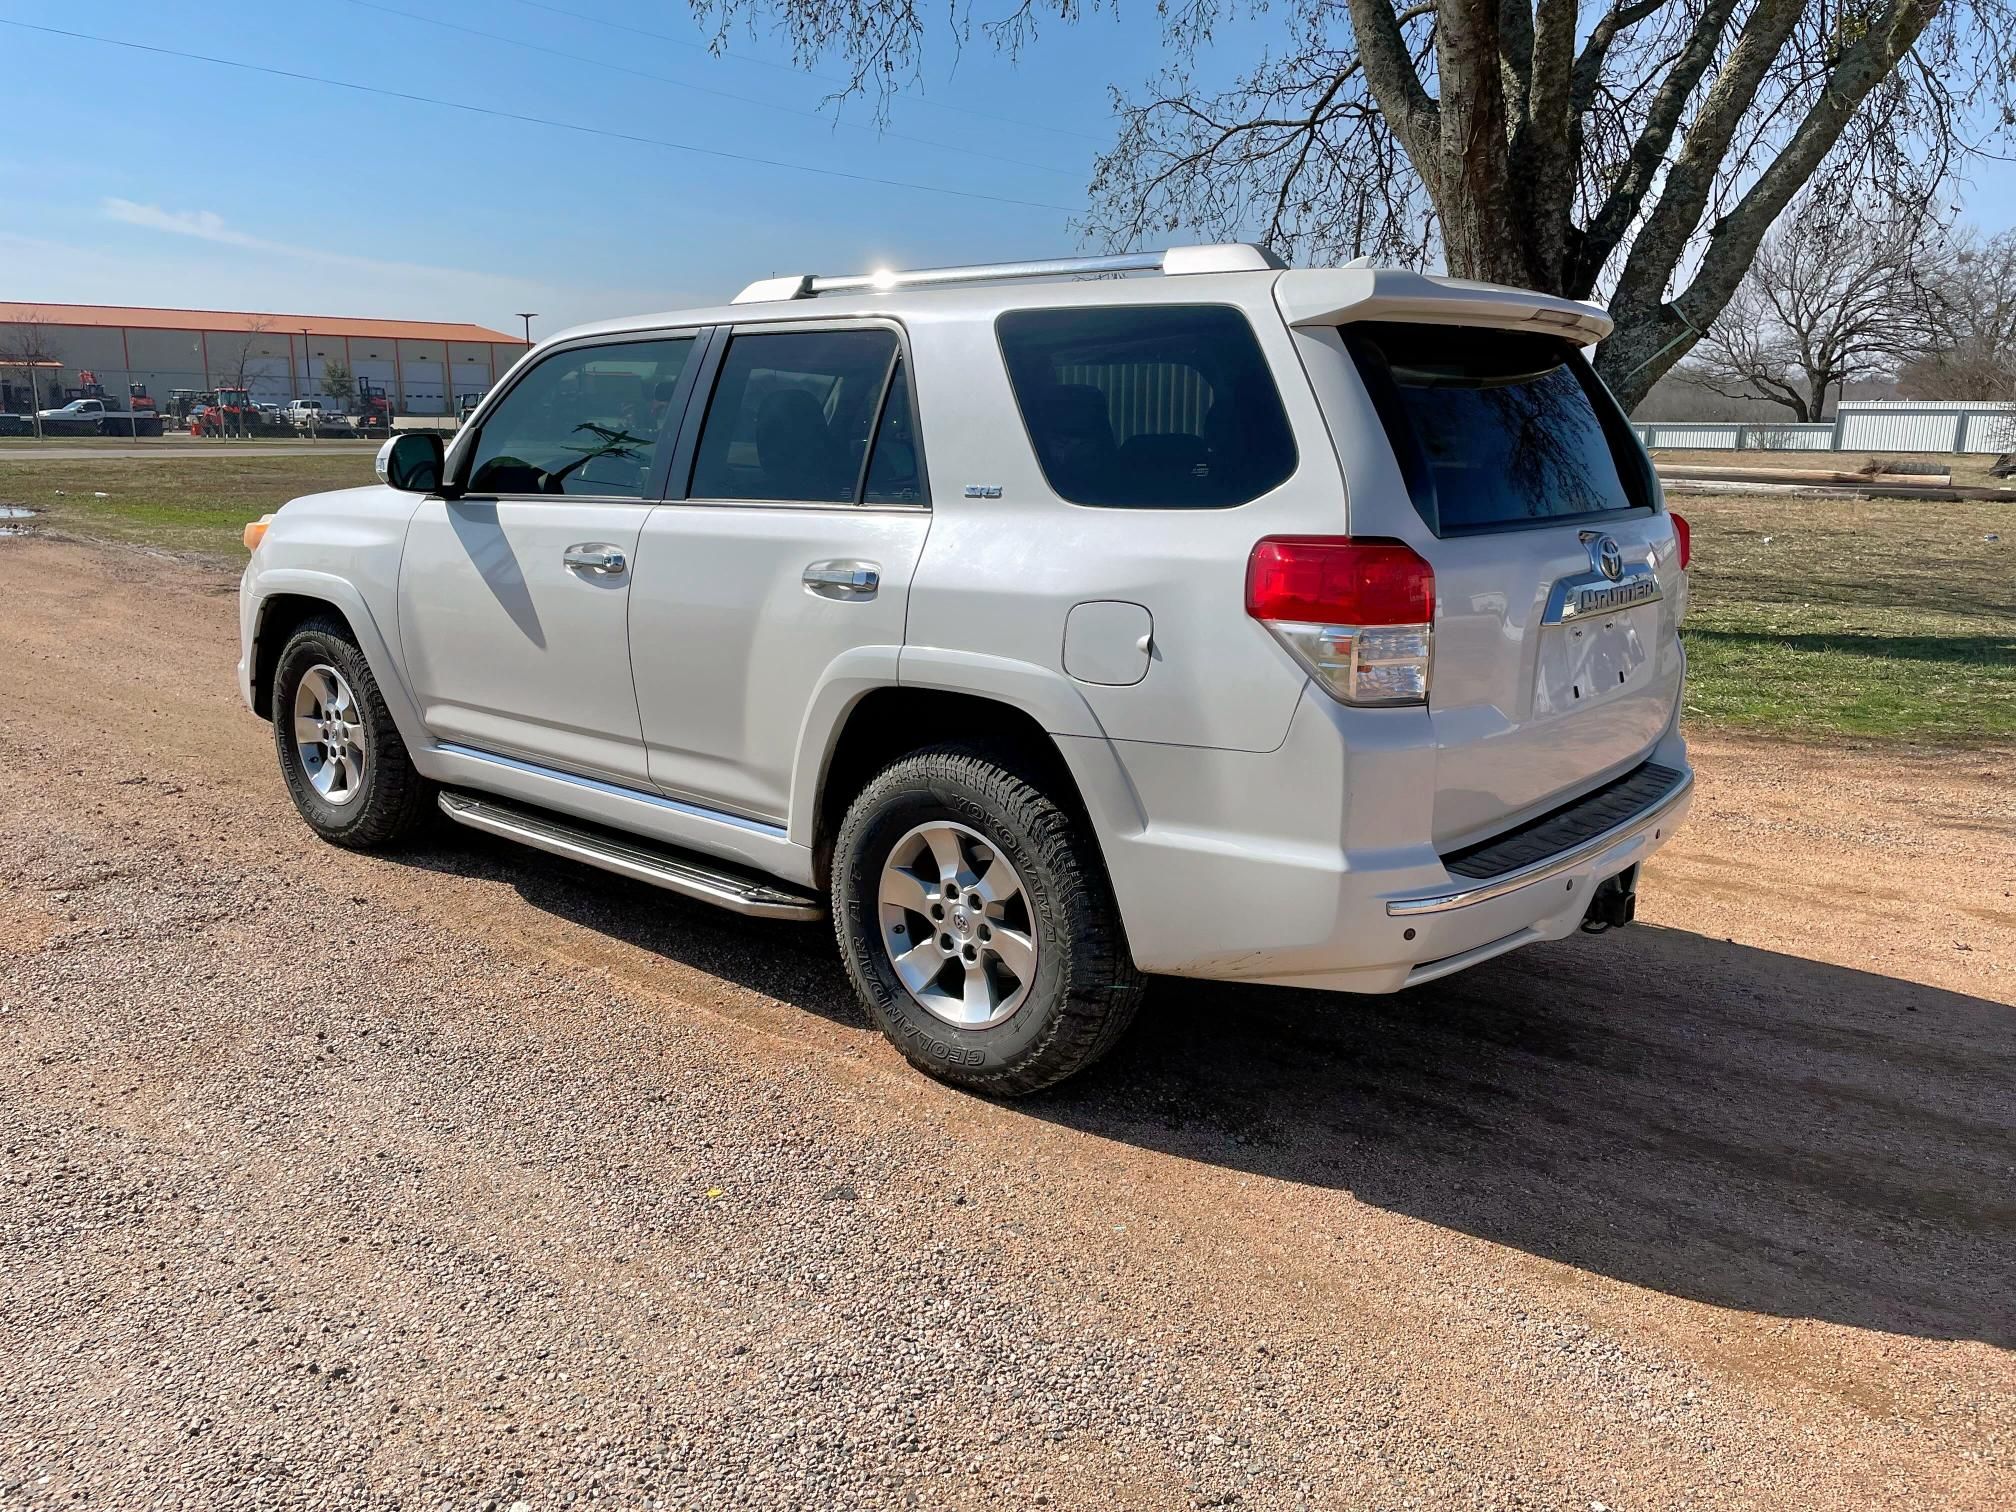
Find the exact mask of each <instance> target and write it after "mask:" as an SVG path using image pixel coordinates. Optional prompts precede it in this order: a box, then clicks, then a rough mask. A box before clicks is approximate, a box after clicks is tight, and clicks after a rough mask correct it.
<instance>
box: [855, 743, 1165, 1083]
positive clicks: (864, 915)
mask: <svg viewBox="0 0 2016 1512" xmlns="http://www.w3.org/2000/svg"><path fill="white" fill-rule="evenodd" d="M1025 769H1026V768H1025V765H1024V764H1023V763H1020V762H1018V761H1017V760H1016V758H1015V754H1014V753H1013V752H1010V751H1007V750H994V749H990V748H989V747H986V746H973V745H949V746H944V747H939V748H935V749H931V750H925V751H919V752H916V753H914V754H912V755H910V756H906V757H904V758H903V759H902V760H900V761H897V762H895V763H893V764H892V765H890V766H889V767H886V768H885V769H884V770H883V771H882V772H881V773H880V774H878V775H877V776H876V777H875V778H874V780H873V781H871V782H870V783H869V784H868V785H867V787H866V788H864V789H863V790H862V792H861V793H860V794H859V795H858V796H857V797H856V798H855V800H854V802H853V803H852V804H851V805H850V806H849V808H848V810H847V814H846V817H845V819H844V820H843V821H842V823H841V826H840V832H839V835H838V836H837V838H836V841H835V845H834V855H833V919H834V929H835V932H836V933H837V934H838V936H839V940H840V950H841V954H842V956H843V957H844V958H845V960H846V963H847V971H848V974H849V976H851V977H852V978H853V981H854V985H855V987H856V989H857V990H858V991H859V992H860V994H861V997H862V1000H863V1002H865V1003H866V1004H867V1006H868V1010H869V1013H870V1014H871V1016H872V1017H873V1018H874V1020H875V1023H876V1025H877V1027H878V1028H880V1029H881V1030H882V1032H883V1033H884V1034H885V1035H887V1036H888V1038H889V1040H890V1041H891V1042H892V1043H893V1044H894V1045H895V1046H896V1047H897V1049H899V1050H901V1051H902V1052H903V1054H904V1056H905V1057H906V1058H908V1059H909V1060H910V1062H911V1063H912V1064H913V1065H916V1066H918V1067H919V1068H920V1069H922V1070H925V1071H928V1072H930V1073H931V1074H932V1075H934V1076H937V1077H940V1078H942V1079H944V1080H946V1081H950V1082H956V1083H958V1084H960V1085H962V1086H968V1087H972V1088H975V1089H976V1090H979V1091H984V1092H991V1093H995V1094H998V1095H1003V1096H1018V1095H1021V1094H1025V1093H1030V1092H1036V1091H1040V1090H1041V1089H1043V1088H1045V1087H1048V1086H1052V1085H1054V1084H1055V1083H1057V1082H1060V1081H1062V1080H1064V1079H1065V1078H1066V1077H1068V1076H1071V1075H1073V1074H1075V1073H1076V1072H1078V1071H1081V1070H1083V1069H1084V1068H1085V1067H1087V1066H1089V1065H1091V1064H1092V1063H1093V1062H1094V1061H1096V1060H1097V1059H1099V1057H1100V1056H1102V1055H1104V1054H1105V1053H1106V1052H1107V1051H1108V1050H1109V1049H1111V1048H1112V1046H1113V1045H1114V1044H1115V1043H1116V1042H1117V1041H1118V1040H1119V1038H1120V1036H1121V1034H1122V1033H1124V1032H1125V1030H1126V1028H1127V1026H1128V1024H1129V1023H1130V1022H1131V1021H1132V1019H1133V1017H1134V1013H1135V1010H1136V1008H1137V1007H1138V1006H1139V1003H1140V997H1141V978H1140V974H1139V973H1138V972H1137V971H1136V970H1135V969H1134V965H1133V961H1132V959H1131V958H1130V957H1129V955H1128V953H1127V948H1126V942H1125V940H1124V938H1123V935H1122V930H1121V926H1120V920H1119V914H1118V910H1117V909H1116V908H1115V906H1114V903H1113V899H1112V894H1111V890H1110V888H1109V886H1108V884H1107V880H1106V873H1105V868H1104V866H1103V865H1102V864H1101V862H1100V859H1099V856H1098V852H1097V850H1096V848H1095V847H1094V846H1093V845H1092V843H1091V842H1090V840H1089V838H1088V837H1087V836H1086V835H1085V833H1084V831H1083V828H1082V826H1081V825H1080V823H1079V822H1078V821H1077V820H1076V819H1075V818H1074V817H1073V816H1072V815H1071V814H1070V813H1069V812H1068V811H1067V810H1066V809H1064V808H1063V807H1062V806H1060V805H1059V804H1058V803H1056V802H1055V801H1053V800H1052V799H1051V798H1050V797H1049V796H1048V795H1047V794H1046V793H1045V792H1044V791H1043V789H1042V788H1041V787H1040V786H1038V785H1037V783H1036V782H1034V781H1032V780H1031V779H1030V778H1029V777H1027V776H1025V775H1023V772H1024V770H1025Z"/></svg>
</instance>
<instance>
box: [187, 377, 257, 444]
mask: <svg viewBox="0 0 2016 1512" xmlns="http://www.w3.org/2000/svg"><path fill="white" fill-rule="evenodd" d="M258 423H259V406H258V405H256V404H254V403H253V402H252V391H251V390H250V389H242V388H220V389H218V390H216V391H215V392H214V393H209V394H205V395H203V397H202V398H201V399H200V400H198V401H197V408H195V409H194V410H192V411H190V414H189V434H190V435H192V436H249V435H251V434H252V430H253V427H254V426H256V425H257V424H258Z"/></svg>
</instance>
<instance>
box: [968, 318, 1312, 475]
mask: <svg viewBox="0 0 2016 1512" xmlns="http://www.w3.org/2000/svg"><path fill="white" fill-rule="evenodd" d="M995 328H996V330H997V332H998V333H999V335H1000V339H1001V353H1002V356H1003V358H1004V359H1005V360H1006V362H1007V364H1008V378H1009V382H1010V383H1011V384H1012V385H1013V387H1014V390H1015V403H1016V405H1017V406H1018V407H1019V408H1020V410H1021V412H1022V423H1023V424H1024V425H1025V426H1026V427H1027V428H1028V431H1029V440H1030V444H1031V445H1032V446H1033V447H1034V448H1035V450H1036V460H1037V461H1038V462H1039V463H1040V464H1041V465H1042V468H1043V476H1044V478H1045V479H1046V480H1048V482H1049V484H1050V487H1051V488H1052V489H1053V490H1055V491H1056V493H1057V494H1058V496H1059V497H1061V498H1064V499H1067V500H1069V501H1070V502H1071V503H1073V504H1090V505H1095V506H1103V507H1107V508H1114V509H1225V508H1229V507H1231V506H1233V505H1236V504H1244V503H1246V502H1247V501H1248V500H1250V499H1255V498H1258V497H1259V496H1260V495H1261V494H1263V493H1266V492H1267V491H1268V490H1269V489H1271V488H1273V487H1275V486H1276V485H1278V484H1280V483H1282V482H1284V481H1286V479H1287V478H1288V476H1289V474H1291V473H1293V472H1294V471H1295V461H1296V457H1295V438H1294V434H1293V432H1292V431H1291V430H1290V429H1289V426H1288V416H1287V414H1286V412H1285V411H1283V409H1282V407H1281V394H1280V391H1279V390H1278V389H1276V388H1275V386H1274V378H1273V375H1272V374H1271V373H1270V372H1268V370H1267V360H1266V358H1265V357H1263V356H1262V355H1261V353H1260V344H1259V342H1258V341H1257V340H1255V338H1254V335H1253V328H1252V327H1251V326H1250V325H1248V324H1247V322H1246V317H1245V316H1243V315H1241V314H1240V313H1239V312H1238V311H1237V310H1234V309H1229V308H1226V307H1224V306H1219V305H1134V306H1121V307H1117V308H1106V309H1096V308H1095V309H1071V310H1011V311H1009V312H1008V313H1007V314H1005V315H1003V316H1001V317H1000V319H999V320H998V321H997V322H996V327H995Z"/></svg>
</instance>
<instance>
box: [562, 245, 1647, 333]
mask: <svg viewBox="0 0 2016 1512" xmlns="http://www.w3.org/2000/svg"><path fill="white" fill-rule="evenodd" d="M1158 269H1159V272H1160V276H1151V277H1128V278H1116V277H1113V276H1111V275H1112V274H1115V273H1121V272H1127V273H1153V272H1156V271H1157V270H1158ZM821 285H825V286H832V287H833V289H834V292H826V291H825V290H824V289H823V288H821V287H818V286H821ZM1207 291H1208V292H1207ZM1200 297H1201V298H1209V299H1213V300H1228V301H1233V302H1246V301H1248V300H1255V299H1258V300H1265V299H1268V298H1270V297H1271V298H1272V299H1273V301H1274V302H1275V303H1276V304H1277V305H1278V307H1279V308H1280V311H1281V314H1282V317H1283V318H1284V319H1285V320H1286V321H1287V322H1288V323H1289V324H1290V325H1337V324H1341V323H1343V322H1344V321H1347V320H1413V321H1434V322H1438V323H1448V324H1459V325H1489V326H1527V325H1535V326H1539V327H1542V328H1544V329H1547V330H1549V331H1551V332H1552V333H1553V334H1556V335H1561V336H1566V337H1572V338H1574V339H1575V340H1577V341H1578V342H1580V343H1585V344H1586V343H1589V342H1595V341H1600V340H1602V339H1603V338H1604V337H1605V336H1607V335H1609V334H1610V324H1611V323H1610V318H1609V316H1608V315H1607V314H1606V313H1605V312H1604V311H1603V310H1602V309H1601V308H1600V307H1598V306H1596V305H1593V304H1589V303H1586V302H1584V301H1581V300H1572V299H1563V298H1560V297H1559V296H1556V295H1551V294H1541V293H1537V292H1535V291H1533V290H1530V289H1515V288H1510V287H1507V286H1504V285H1500V284H1486V283H1474V282H1469V281H1466V280H1462V279H1454V278H1446V277H1441V276H1437V275H1430V274H1423V273H1416V272H1413V271H1411V270H1409V269H1406V268H1375V267H1371V266H1366V265H1347V266H1345V267H1342V268H1306V269H1285V268H1283V267H1282V266H1281V265H1280V264H1279V262H1278V261H1277V260H1276V259H1274V258H1273V257H1272V256H1271V254H1268V253H1266V252H1263V251H1262V250H1261V249H1259V248H1257V247H1247V246H1244V245H1243V244H1239V243H1231V244H1227V245H1225V246H1210V247H1184V248H1172V249H1170V250H1169V251H1168V252H1163V253H1146V254H1138V255H1134V256H1127V257H1120V258H1087V259H1083V260H1069V259H1065V260H1057V261H1051V262H1036V263H1004V264H989V265H983V266H980V267H973V268H948V269H927V270H922V271H919V272H915V273H890V272H881V273H876V274H865V275H859V276H850V277H846V278H815V277H814V276H813V275H809V274H799V275H790V276H787V277H782V278H771V279H764V280H761V281H759V282H757V283H754V284H751V285H750V286H749V287H748V288H747V289H745V290H743V292H742V294H741V295H739V296H738V297H737V298H736V299H735V301H734V302H732V303H730V304H725V305H713V306H707V307H703V308H699V309H690V310H670V311H665V312H662V313H658V314H653V315H632V316H624V317H620V318H617V319H613V320H602V321H595V322H592V323H590V324H587V325H580V326H575V327H573V328H572V329H570V330H566V331H562V332H560V333H559V334H557V335H555V336H551V337H549V338H547V341H546V342H543V343H541V345H542V346H544V345H547V344H551V343H558V342H563V341H570V340H577V339H580V338H582V337H594V336H613V335H622V334H624V333H627V332H631V331H650V330H660V329H664V328H665V327H668V326H698V325H729V324H739V325H748V324H752V323H755V322H769V321H781V320H832V319H835V318H846V317H849V316H861V315H893V314H901V313H902V312H903V311H905V310H917V311H920V312H921V311H924V310H929V311H931V312H932V313H933V314H935V315H938V316H941V317H943V316H951V317H953V318H958V317H960V316H969V317H975V318H980V319H991V318H992V317H993V316H994V315H996V314H998V313H1000V312H1001V311H1003V310H1011V309H1021V308H1027V307H1029V306H1032V305H1039V306H1052V307H1054V306H1057V305H1078V304H1086V305H1096V304H1112V303H1123V302H1124V303H1128V304H1163V303H1171V304H1181V303H1189V302H1195V301H1196V300H1198V299H1199V298H1200Z"/></svg>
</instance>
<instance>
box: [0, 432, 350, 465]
mask: <svg viewBox="0 0 2016 1512" xmlns="http://www.w3.org/2000/svg"><path fill="white" fill-rule="evenodd" d="M380 444H381V443H380V442H378V441H338V440H328V441H196V440H176V439H174V438H173V437H167V438H159V439H155V438H148V437H142V438H141V439H140V440H138V441H92V440H89V439H86V440H79V441H57V440H51V441H44V442H42V443H41V444H40V445H37V444H36V443H35V442H33V441H25V442H22V441H17V442H5V443H0V461H6V460H8V459H10V458H13V459H18V460H20V461H34V462H78V461H89V460H91V459H93V458H98V457H110V458H116V459H118V460H119V461H122V462H161V461H166V460H168V459H169V458H182V457H299V456H304V455H307V454H308V453H310V452H312V451H338V452H366V453H373V452H376V451H377V450H378V447H379V445H380Z"/></svg>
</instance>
